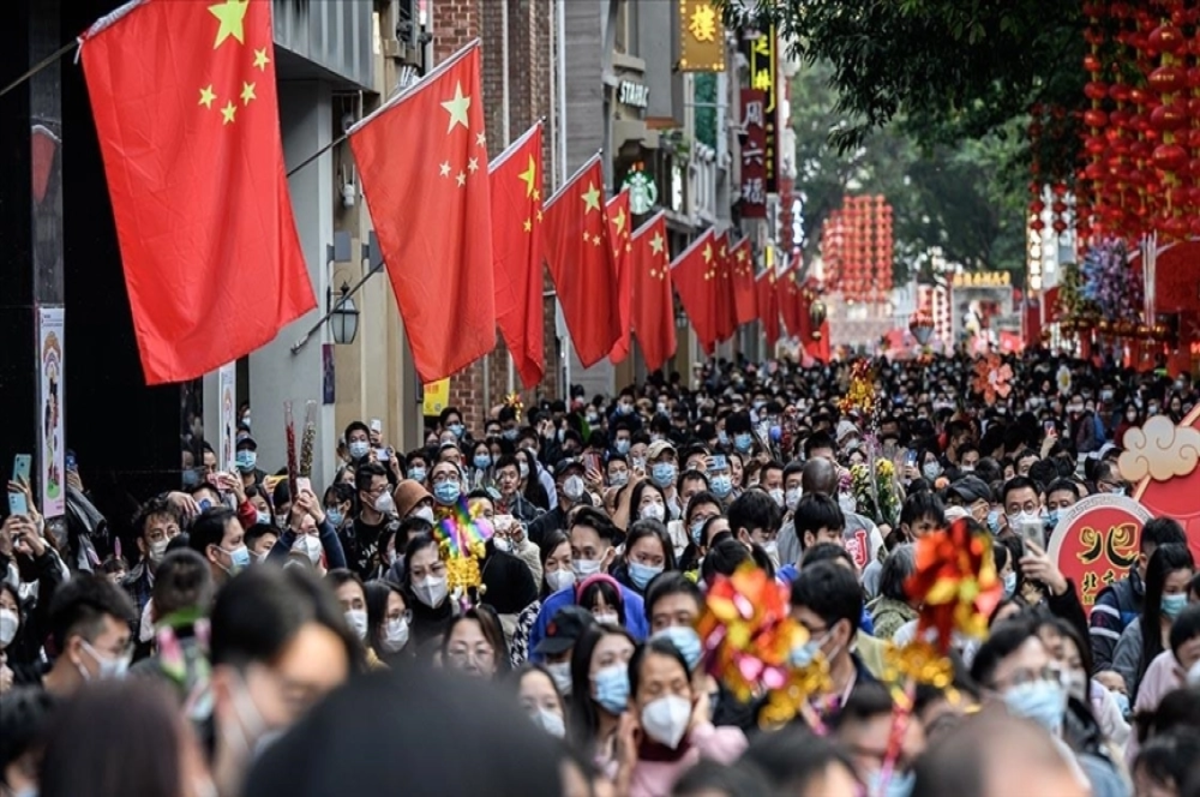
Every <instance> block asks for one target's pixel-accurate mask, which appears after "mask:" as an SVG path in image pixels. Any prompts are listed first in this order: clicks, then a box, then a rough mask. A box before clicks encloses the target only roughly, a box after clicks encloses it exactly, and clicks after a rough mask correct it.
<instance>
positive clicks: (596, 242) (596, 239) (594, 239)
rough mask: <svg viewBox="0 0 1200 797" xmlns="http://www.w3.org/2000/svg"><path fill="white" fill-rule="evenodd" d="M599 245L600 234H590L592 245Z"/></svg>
mask: <svg viewBox="0 0 1200 797" xmlns="http://www.w3.org/2000/svg"><path fill="white" fill-rule="evenodd" d="M599 245H600V236H599V235H593V236H592V246H599Z"/></svg>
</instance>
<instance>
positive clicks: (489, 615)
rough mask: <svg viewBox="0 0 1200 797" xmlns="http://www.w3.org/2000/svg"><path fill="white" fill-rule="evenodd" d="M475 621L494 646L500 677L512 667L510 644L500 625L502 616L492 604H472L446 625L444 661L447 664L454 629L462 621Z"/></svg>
mask: <svg viewBox="0 0 1200 797" xmlns="http://www.w3.org/2000/svg"><path fill="white" fill-rule="evenodd" d="M467 621H474V622H476V623H478V624H479V630H480V631H481V632H482V633H483V638H484V639H486V640H487V641H488V644H489V645H491V646H492V654H493V655H494V656H495V659H496V677H497V678H499V677H501V676H502V675H504V674H505V673H507V672H508V671H509V670H511V669H512V664H511V662H509V660H508V645H507V644H505V642H504V629H503V628H502V627H501V626H500V618H498V617H497V616H496V612H495V611H493V610H492V608H491V607H490V606H486V605H483V604H480V605H479V606H472V607H471V608H470V609H467V610H466V611H465V612H463V613H462V614H460V615H458V616H457V617H455V618H454V619H453V620H451V621H450V624H449V625H447V626H446V633H445V634H444V635H443V636H442V663H443V665H444V664H445V659H446V652H447V650H449V647H450V635H451V634H453V633H454V629H455V628H457V627H458V626H459V625H460V624H461V623H465V622H467Z"/></svg>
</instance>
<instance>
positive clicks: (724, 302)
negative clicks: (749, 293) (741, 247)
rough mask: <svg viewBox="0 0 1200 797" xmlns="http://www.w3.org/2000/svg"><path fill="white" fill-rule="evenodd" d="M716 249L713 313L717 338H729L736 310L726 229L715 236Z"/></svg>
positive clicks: (735, 328) (734, 325)
mask: <svg viewBox="0 0 1200 797" xmlns="http://www.w3.org/2000/svg"><path fill="white" fill-rule="evenodd" d="M716 249H717V254H716V259H715V261H714V266H715V268H716V272H715V274H714V281H715V282H716V290H715V291H714V292H713V315H714V317H715V318H716V320H717V340H729V339H730V338H732V337H733V333H734V332H736V331H737V310H736V308H735V307H734V304H733V258H732V257H731V256H730V252H729V233H728V231H726V232H723V233H721V234H720V235H718V236H717V239H716Z"/></svg>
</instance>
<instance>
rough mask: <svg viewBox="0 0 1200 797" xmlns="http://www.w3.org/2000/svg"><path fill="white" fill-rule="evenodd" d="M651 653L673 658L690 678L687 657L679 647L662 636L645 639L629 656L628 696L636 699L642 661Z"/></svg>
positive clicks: (640, 679)
mask: <svg viewBox="0 0 1200 797" xmlns="http://www.w3.org/2000/svg"><path fill="white" fill-rule="evenodd" d="M651 653H653V654H655V655H658V656H666V657H668V658H670V659H673V660H674V661H675V662H676V663H678V664H679V669H680V670H681V671H682V672H683V674H684V677H687V678H688V680H689V682H690V680H691V678H690V676H691V672H692V671H691V670H690V669H689V668H688V665H687V659H685V658H684V657H683V654H682V653H680V652H679V648H677V647H675V645H674V643H672V642H671V640H669V639H666V638H664V637H657V638H652V639H647V640H646V641H645V642H643V643H642V644H640V645H638V646H637V647H636V648H634V651H633V655H632V656H630V657H629V696H630V697H631V698H634V699H636V698H637V693H638V687H639V686H641V683H642V662H644V661H645V660H646V657H647V656H649V655H650V654H651Z"/></svg>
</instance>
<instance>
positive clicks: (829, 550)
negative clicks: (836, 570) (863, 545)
mask: <svg viewBox="0 0 1200 797" xmlns="http://www.w3.org/2000/svg"><path fill="white" fill-rule="evenodd" d="M838 560H841V561H843V562H846V563H847V564H849V565H850V569H851V570H854V571H857V570H858V566H857V565H856V564H854V557H853V556H851V555H850V552H849V551H847V550H846V549H845V548H843V547H842V546H840V545H838V544H837V543H836V542H818V543H817V544H816V545H813V546H811V547H810V548H809V549H808V550H806V551H805V552H804V558H803V559H801V560H800V569H801V570H803V569H804V568H806V567H812V566H813V565H815V564H816V563H817V562H834V563H835V564H836V563H837V561H838Z"/></svg>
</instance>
